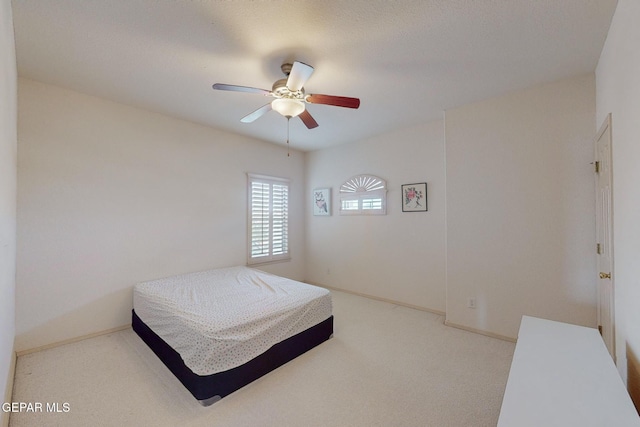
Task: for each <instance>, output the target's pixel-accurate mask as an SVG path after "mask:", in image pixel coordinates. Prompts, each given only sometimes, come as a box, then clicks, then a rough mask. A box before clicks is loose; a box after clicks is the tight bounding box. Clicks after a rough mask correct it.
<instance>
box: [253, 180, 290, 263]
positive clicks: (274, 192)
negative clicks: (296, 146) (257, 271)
mask: <svg viewBox="0 0 640 427" xmlns="http://www.w3.org/2000/svg"><path fill="white" fill-rule="evenodd" d="M248 193H249V203H248V209H249V232H248V237H249V239H248V240H249V242H248V245H249V250H248V252H249V253H248V261H247V264H258V263H264V262H270V261H277V260H283V259H289V180H287V179H283V178H274V177H270V176H264V175H253V174H249V189H248Z"/></svg>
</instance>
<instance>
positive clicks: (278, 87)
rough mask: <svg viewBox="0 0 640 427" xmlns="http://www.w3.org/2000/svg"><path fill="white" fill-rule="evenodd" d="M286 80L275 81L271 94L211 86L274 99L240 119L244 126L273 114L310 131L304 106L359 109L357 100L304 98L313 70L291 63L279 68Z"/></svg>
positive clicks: (312, 123)
mask: <svg viewBox="0 0 640 427" xmlns="http://www.w3.org/2000/svg"><path fill="white" fill-rule="evenodd" d="M280 69H281V70H282V72H283V73H284V75H285V76H287V77H286V78H284V79H280V80H277V81H276V82H275V83H274V84H273V87H272V88H271V90H266V89H258V88H255V87H248V86H236V85H228V84H223V83H216V84H214V85H213V88H214V89H217V90H230V91H235V92H249V93H257V94H260V95H263V96H270V97H272V98H275V99H274V100H273V101H271V102H270V103H268V104H266V105H263V106H262V107H260V108H258V109H257V110H255V111H254V112H252V113H249V114H247V115H246V116H244V117H243V118H242V119H240V121H241V122H243V123H251V122H253V121H254V120H256V119H258V118H259V117H261V116H262V115H263V114H265V113H267V112H269V111H271V110H275V111H277V112H278V113H280V114H282V115H283V116H285V117H286V118H287V119H290V118H292V117H300V119H301V120H302V122H303V123H304V124H305V126H306V127H307V128H309V129H313V128H315V127H317V126H318V123H317V122H316V121H315V119H314V118H313V117H312V116H311V114H309V112H308V111H307V109H306V106H305V104H325V105H334V106H337V107H346V108H358V107H359V106H360V99H358V98H348V97H345V96H333V95H319V94H306V93H305V91H304V87H303V86H304V84H305V83H306V82H307V80H308V79H309V77H311V74H312V73H313V67H312V66H310V65H307V64H305V63H303V62H299V61H294V63H293V64H289V63H285V64H282V66H281V67H280Z"/></svg>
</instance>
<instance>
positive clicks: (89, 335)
mask: <svg viewBox="0 0 640 427" xmlns="http://www.w3.org/2000/svg"><path fill="white" fill-rule="evenodd" d="M130 327H131V325H123V326H118V327H117V328H111V329H107V330H105V331H100V332H94V333H92V334H87V335H82V336H80V337H75V338H69V339H68V340H64V341H58V342H54V343H51V344H46V345H42V346H40V347H34V348H30V349H27V350H20V351H18V352H17V355H18V356H24V355H25V354H30V353H36V352H38V351H42V350H47V349H50V348H54V347H60V346H61V345H65V344H71V343H74V342H78V341H83V340H86V339H89V338H95V337H99V336H100V335H107V334H112V333H114V332H119V331H124V330H125V329H128V328H130Z"/></svg>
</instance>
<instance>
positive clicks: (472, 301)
mask: <svg viewBox="0 0 640 427" xmlns="http://www.w3.org/2000/svg"><path fill="white" fill-rule="evenodd" d="M467 307H468V308H476V297H471V298H469V299H468V300H467Z"/></svg>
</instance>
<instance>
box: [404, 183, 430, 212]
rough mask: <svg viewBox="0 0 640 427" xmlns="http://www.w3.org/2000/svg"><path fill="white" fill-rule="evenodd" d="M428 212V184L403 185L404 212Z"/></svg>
mask: <svg viewBox="0 0 640 427" xmlns="http://www.w3.org/2000/svg"><path fill="white" fill-rule="evenodd" d="M426 211H427V183H426V182H420V183H417V184H404V185H402V212H426Z"/></svg>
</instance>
